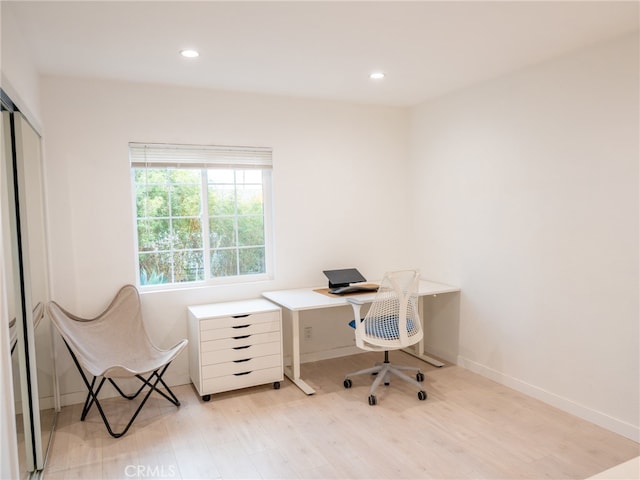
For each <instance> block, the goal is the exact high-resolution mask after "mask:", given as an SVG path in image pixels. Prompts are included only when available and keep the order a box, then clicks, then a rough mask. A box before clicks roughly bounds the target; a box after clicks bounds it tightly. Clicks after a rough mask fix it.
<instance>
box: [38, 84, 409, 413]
mask: <svg viewBox="0 0 640 480" xmlns="http://www.w3.org/2000/svg"><path fill="white" fill-rule="evenodd" d="M41 96H42V99H43V115H44V122H45V124H46V126H47V142H46V151H45V155H46V159H47V172H48V177H47V180H46V184H47V190H48V199H47V200H48V206H49V211H50V222H51V235H50V241H51V249H52V272H53V282H52V283H53V292H52V296H53V298H55V299H56V300H57V301H58V302H60V303H61V304H62V305H63V306H65V307H67V308H68V309H69V310H71V311H73V312H76V313H77V314H79V315H86V316H91V315H95V314H97V313H98V311H99V310H100V309H101V308H103V307H105V306H106V305H107V303H108V301H109V300H110V297H111V296H112V295H113V294H115V292H116V290H117V289H118V288H119V287H120V286H121V285H123V284H125V283H129V282H130V283H133V282H135V256H134V255H135V253H134V240H133V213H132V197H131V185H130V181H131V180H130V167H129V160H128V142H131V141H136V142H166V143H188V144H222V145H254V146H268V147H273V163H274V171H273V182H274V186H273V192H274V223H275V225H274V231H275V256H276V258H275V264H276V272H275V278H274V280H273V281H267V282H259V283H249V284H244V285H235V286H228V287H222V286H221V287H209V288H197V289H189V290H178V291H173V292H158V293H147V294H145V295H144V296H143V308H144V314H145V316H146V317H147V319H148V320H149V322H150V325H151V331H150V335H151V337H152V338H153V339H154V340H155V341H156V342H157V343H159V344H160V345H162V346H165V347H167V346H169V345H172V344H173V343H175V342H176V341H178V340H179V339H180V338H184V337H186V335H187V329H186V307H187V305H190V304H202V303H208V302H216V301H226V300H235V299H239V298H250V297H256V296H259V295H260V293H261V292H262V291H265V290H272V289H278V288H286V287H296V286H313V285H324V284H325V283H326V278H325V277H324V275H323V274H322V270H323V269H326V268H341V267H349V266H357V267H360V268H361V269H362V273H363V274H364V275H365V276H366V277H367V278H371V279H375V278H378V277H379V276H380V275H381V274H382V273H383V272H384V270H385V269H391V268H399V267H404V266H406V265H407V261H408V260H409V259H410V257H409V255H408V252H407V248H406V246H407V245H408V239H407V237H406V235H405V233H406V219H407V218H408V217H407V214H406V212H405V208H404V207H405V205H406V198H405V190H404V189H403V188H397V187H401V186H402V185H403V184H404V180H405V178H406V176H407V171H406V166H407V165H406V159H407V157H408V150H407V145H408V142H407V138H408V117H409V114H408V110H407V109H400V108H382V107H369V106H358V105H350V104H344V103H331V102H324V101H312V100H301V99H293V98H284V97H271V96H260V95H249V94H236V93H222V92H216V91H211V90H203V89H188V88H177V87H164V86H157V85H149V84H133V83H121V82H111V81H97V80H96V81H94V80H79V79H73V78H60V77H45V78H43V80H42V92H41ZM345 206H346V207H345ZM381 222H384V224H385V229H384V235H383V234H382V232H381V230H380V223H381ZM303 320H304V318H303ZM334 330H336V331H340V330H342V331H344V336H343V337H342V339H341V340H340V341H339V342H338V343H340V342H346V344H348V345H351V344H353V333H352V332H351V331H350V329H348V328H346V327H345V323H344V322H343V323H336V324H335V329H334ZM334 341H335V339H326V340H325V342H324V343H325V345H324V346H323V345H322V344H314V345H312V346H310V348H316V349H322V348H326V346H327V345H329V346H331V345H332V343H333V342H334ZM337 346H340V345H337ZM60 360H61V361H60V363H59V366H60V368H61V372H62V373H63V375H62V378H61V390H62V393H63V395H65V394H66V395H69V394H72V393H74V392H80V391H82V390H83V387H82V386H81V384H80V382H79V380H78V378H77V374H76V373H75V371H74V369H73V368H72V364H71V363H70V361H69V359H68V356H67V355H66V354H64V355H61V359H60ZM168 374H169V375H170V376H169V380H170V381H171V382H173V383H180V382H181V383H187V382H188V374H187V356H186V355H183V356H182V357H181V358H179V359H178V360H177V361H176V362H175V363H174V365H172V367H171V369H170V370H169V372H168ZM77 400H78V398H77V397H75V396H74V397H73V398H71V397H69V398H67V401H77ZM64 401H65V397H63V402H64Z"/></svg>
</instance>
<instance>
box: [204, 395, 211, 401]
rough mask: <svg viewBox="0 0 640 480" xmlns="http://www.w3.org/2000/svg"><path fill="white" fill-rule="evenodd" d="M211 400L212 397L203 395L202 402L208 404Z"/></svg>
mask: <svg viewBox="0 0 640 480" xmlns="http://www.w3.org/2000/svg"><path fill="white" fill-rule="evenodd" d="M209 400H211V395H203V396H202V401H203V402H208V401H209Z"/></svg>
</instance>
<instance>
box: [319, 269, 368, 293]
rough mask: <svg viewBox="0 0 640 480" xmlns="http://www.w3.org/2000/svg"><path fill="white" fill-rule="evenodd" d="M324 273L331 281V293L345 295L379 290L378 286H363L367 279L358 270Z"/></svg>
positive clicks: (326, 271) (324, 271) (328, 271)
mask: <svg viewBox="0 0 640 480" xmlns="http://www.w3.org/2000/svg"><path fill="white" fill-rule="evenodd" d="M322 273H324V274H325V275H326V277H327V278H328V279H329V293H333V294H336V295H343V294H345V293H354V292H375V291H376V290H378V286H377V285H372V284H370V283H369V284H362V282H366V281H367V279H366V278H364V276H363V275H362V274H361V273H360V272H359V271H358V270H357V269H356V268H342V269H339V270H323V271H322ZM359 284H360V285H359Z"/></svg>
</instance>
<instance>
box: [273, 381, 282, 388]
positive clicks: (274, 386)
mask: <svg viewBox="0 0 640 480" xmlns="http://www.w3.org/2000/svg"><path fill="white" fill-rule="evenodd" d="M273 389H274V390H280V382H273Z"/></svg>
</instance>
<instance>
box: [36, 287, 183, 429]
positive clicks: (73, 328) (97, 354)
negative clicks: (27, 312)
mask: <svg viewBox="0 0 640 480" xmlns="http://www.w3.org/2000/svg"><path fill="white" fill-rule="evenodd" d="M47 312H48V314H49V317H50V318H51V321H52V322H53V324H54V325H55V326H56V328H57V329H58V331H59V332H60V335H61V336H62V338H63V339H64V342H65V344H66V345H67V348H68V350H69V353H70V354H71V358H72V359H73V361H74V363H75V364H76V367H77V368H78V372H79V373H80V375H81V377H82V380H83V381H84V383H85V386H86V387H87V390H88V394H87V399H86V401H85V404H84V407H83V409H82V414H81V418H80V419H81V420H84V419H85V418H86V416H87V413H89V410H91V407H92V406H93V405H94V404H95V405H96V407H97V408H98V411H99V412H100V416H101V417H102V420H103V422H104V424H105V426H106V427H107V430H108V431H109V434H111V436H113V437H116V438H118V437H121V436H122V435H124V434H125V433H127V431H128V430H129V428H130V427H131V425H132V424H133V421H134V420H135V418H136V417H137V415H138V413H140V410H141V409H142V407H143V406H144V404H145V403H146V401H147V399H148V398H149V396H150V395H151V393H152V392H156V393H158V394H159V395H161V396H162V397H164V398H166V399H167V400H168V401H170V402H171V403H172V404H173V405H175V406H180V402H179V401H178V399H177V397H176V396H175V395H174V394H173V392H172V391H171V389H170V388H169V386H168V385H167V384H166V383H165V382H164V380H163V379H162V376H163V375H164V373H165V372H166V370H167V368H168V367H169V364H170V363H171V362H172V361H173V360H174V359H175V358H176V357H177V356H178V355H179V354H180V352H182V350H184V348H185V347H186V346H187V343H188V340H186V339H183V340H181V341H180V342H178V343H177V344H176V345H174V346H173V347H171V348H170V349H168V350H162V349H160V348H158V347H156V346H155V345H154V344H153V342H151V340H150V338H149V336H148V335H147V332H146V330H145V328H144V323H143V320H142V311H141V305H140V295H139V294H138V290H137V289H136V287H135V286H133V285H125V286H124V287H122V288H121V289H120V291H119V292H118V293H117V294H116V296H115V298H114V299H113V301H112V302H111V304H110V305H109V306H108V307H107V309H106V310H105V311H104V312H102V313H101V314H100V315H98V316H97V317H95V318H89V319H87V318H81V317H78V316H76V315H74V314H72V313H70V312H68V311H67V310H65V309H64V308H62V307H61V306H60V305H58V304H57V303H56V302H49V303H48V304H47ZM85 371H86V372H88V373H89V374H90V375H92V376H93V380H92V381H91V382H90V381H89V379H88V378H87V375H86V373H85ZM127 377H135V378H137V379H138V380H140V381H141V382H142V385H141V386H140V388H139V390H138V391H137V392H135V393H134V394H126V393H124V392H123V391H122V390H121V389H120V387H119V386H118V385H117V384H116V381H115V380H117V379H122V378H127ZM106 380H109V382H110V383H111V385H113V387H114V388H115V389H116V391H117V392H118V393H119V394H120V395H121V396H122V397H124V398H126V399H128V400H133V399H134V398H136V397H137V396H138V395H139V394H140V393H141V392H142V391H143V390H144V389H145V387H147V392H146V394H145V396H144V398H143V400H142V401H141V402H140V403H139V405H138V408H137V410H136V411H135V413H134V414H133V416H132V417H131V418H130V420H129V422H128V424H127V425H126V427H125V428H124V429H123V430H122V431H120V432H114V431H113V430H112V428H111V424H110V422H109V421H108V420H107V417H106V414H105V412H104V410H103V408H102V405H101V404H100V402H99V400H98V394H99V393H100V390H101V389H102V387H103V385H104V384H105V381H106ZM159 386H162V387H164V390H165V391H166V393H165V391H163V390H159V389H158V387H159Z"/></svg>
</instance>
